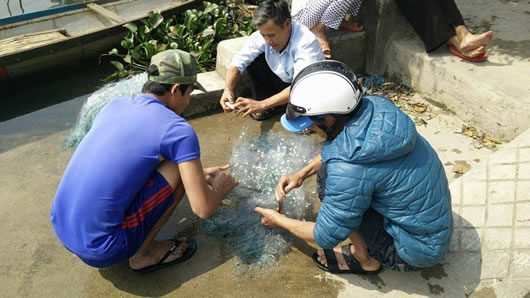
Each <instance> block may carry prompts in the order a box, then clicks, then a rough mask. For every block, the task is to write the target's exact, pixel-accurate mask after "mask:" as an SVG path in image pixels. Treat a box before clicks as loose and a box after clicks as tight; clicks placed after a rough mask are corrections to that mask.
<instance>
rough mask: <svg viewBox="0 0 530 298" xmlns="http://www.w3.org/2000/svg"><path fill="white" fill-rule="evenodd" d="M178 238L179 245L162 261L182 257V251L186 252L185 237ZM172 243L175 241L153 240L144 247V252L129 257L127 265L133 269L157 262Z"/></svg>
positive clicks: (166, 261)
mask: <svg viewBox="0 0 530 298" xmlns="http://www.w3.org/2000/svg"><path fill="white" fill-rule="evenodd" d="M179 240H180V243H179V245H178V246H177V248H176V249H175V250H174V251H173V252H172V253H171V255H169V257H167V259H166V260H165V261H164V263H168V262H171V261H173V260H176V259H178V258H180V257H182V256H183V255H184V252H186V249H188V244H187V243H186V238H181V239H179ZM174 244H175V242H174V241H173V240H166V241H153V243H152V244H151V247H149V248H148V249H146V250H145V252H144V253H141V254H140V253H136V254H135V255H134V256H132V257H131V258H130V259H129V266H130V267H131V268H132V269H133V270H138V269H142V268H145V267H148V266H151V265H154V264H157V263H158V262H160V260H161V259H162V257H164V255H165V254H166V253H167V252H168V251H169V249H170V248H171V247H172V246H173V245H174Z"/></svg>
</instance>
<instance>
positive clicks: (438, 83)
mask: <svg viewBox="0 0 530 298" xmlns="http://www.w3.org/2000/svg"><path fill="white" fill-rule="evenodd" d="M456 2H457V5H458V6H459V8H460V10H461V12H462V14H463V16H464V18H465V20H466V23H467V26H468V27H469V28H470V29H471V30H473V29H474V31H475V32H485V31H487V30H490V29H491V30H495V31H496V32H497V34H496V37H495V39H494V40H493V42H492V44H491V45H490V47H489V49H488V54H489V61H488V62H484V63H470V62H463V61H461V60H460V59H459V58H457V57H454V56H452V55H451V54H449V52H448V51H447V49H446V48H445V47H442V48H440V49H438V50H437V51H435V52H434V53H431V54H426V53H425V49H424V46H423V44H422V42H421V41H420V39H419V37H418V36H417V35H416V34H415V32H414V31H413V30H412V27H411V26H410V25H409V24H408V22H407V20H406V19H405V18H404V17H403V15H402V14H401V12H400V10H399V8H398V7H397V5H396V4H395V3H394V1H392V0H376V1H370V2H366V3H363V8H362V9H361V14H362V21H363V23H364V24H365V28H366V30H367V35H368V37H367V42H368V45H367V51H366V57H367V58H366V71H367V72H368V73H371V74H385V76H387V77H389V78H390V79H392V80H398V81H401V82H403V83H405V84H407V85H409V86H410V87H412V88H414V89H415V90H417V91H418V92H419V93H420V94H421V95H422V96H423V97H425V98H430V99H431V100H432V101H434V102H437V103H438V104H440V105H441V106H445V107H447V108H448V109H449V110H451V111H453V112H454V113H455V114H456V115H457V116H458V117H460V118H461V119H463V120H464V121H466V122H467V123H470V124H472V125H474V126H476V127H477V128H478V129H480V130H482V131H484V132H485V133H487V134H488V135H492V136H496V137H498V138H500V139H502V140H504V141H510V140H512V139H514V138H515V137H516V136H517V135H519V134H521V133H522V132H524V131H525V130H526V129H528V128H530V121H529V119H530V82H529V80H528V78H529V77H528V75H529V72H528V70H529V69H530V59H529V57H530V54H529V53H530V51H529V50H528V45H529V44H530V31H528V30H526V31H525V30H521V29H513V30H512V29H509V30H508V29H507V28H519V27H520V24H521V23H520V22H521V20H522V19H523V18H526V16H524V14H525V13H524V11H530V3H523V2H519V1H517V2H509V1H501V2H499V1H494V0H486V1H463V0H457V1H456ZM484 7H488V8H489V9H484ZM493 7H494V8H493ZM496 20H502V22H501V21H497V22H498V23H499V24H498V25H497V24H496Z"/></svg>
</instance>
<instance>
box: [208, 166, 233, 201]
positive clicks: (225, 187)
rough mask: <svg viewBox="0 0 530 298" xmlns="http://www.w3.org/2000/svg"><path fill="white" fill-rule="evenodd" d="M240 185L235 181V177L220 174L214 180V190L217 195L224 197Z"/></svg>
mask: <svg viewBox="0 0 530 298" xmlns="http://www.w3.org/2000/svg"><path fill="white" fill-rule="evenodd" d="M238 184H239V183H238V182H237V181H236V180H235V179H234V177H232V176H230V175H227V174H225V173H222V172H220V173H219V174H217V176H215V177H214V178H213V181H212V189H213V191H215V192H217V193H221V194H222V195H223V197H224V196H226V195H227V194H229V193H230V192H231V191H232V189H234V187H236V186H237V185H238Z"/></svg>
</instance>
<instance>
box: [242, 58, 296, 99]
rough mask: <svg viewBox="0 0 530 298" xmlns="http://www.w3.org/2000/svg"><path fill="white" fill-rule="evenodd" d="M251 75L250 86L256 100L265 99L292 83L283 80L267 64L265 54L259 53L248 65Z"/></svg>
mask: <svg viewBox="0 0 530 298" xmlns="http://www.w3.org/2000/svg"><path fill="white" fill-rule="evenodd" d="M247 71H248V73H249V75H250V87H251V88H252V96H253V97H254V99H255V100H263V99H266V98H268V97H271V96H273V95H274V94H276V93H279V92H280V91H282V90H284V89H285V88H287V87H289V86H290V85H291V84H290V83H285V82H284V81H282V80H281V79H280V78H279V77H278V76H277V75H276V74H275V73H274V72H272V70H271V68H270V67H269V65H268V64H267V60H265V54H261V55H259V56H258V57H257V58H256V59H254V61H252V63H250V65H249V66H248V67H247Z"/></svg>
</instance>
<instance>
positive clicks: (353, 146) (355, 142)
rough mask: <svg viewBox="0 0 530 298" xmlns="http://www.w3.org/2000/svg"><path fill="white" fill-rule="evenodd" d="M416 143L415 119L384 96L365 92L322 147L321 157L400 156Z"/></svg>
mask: <svg viewBox="0 0 530 298" xmlns="http://www.w3.org/2000/svg"><path fill="white" fill-rule="evenodd" d="M415 144H416V127H415V126H414V122H413V121H412V120H411V119H410V118H409V117H408V116H407V115H406V114H405V113H403V112H402V111H401V110H400V109H399V108H397V107H396V106H395V105H394V104H393V103H392V102H390V101H389V100H387V99H386V98H384V97H381V96H365V97H363V98H362V99H361V102H360V106H359V109H358V110H357V112H356V114H355V115H354V117H353V118H352V119H350V120H349V121H348V122H347V123H346V124H345V126H344V129H343V130H342V131H341V132H340V133H339V134H338V135H337V137H336V138H335V139H333V140H330V141H327V142H326V144H324V148H323V149H322V152H321V156H322V161H324V162H328V161H330V160H341V161H344V162H348V163H373V162H378V161H385V160H391V159H394V158H397V157H399V156H402V155H405V154H407V153H408V152H410V151H411V150H412V149H413V148H414V146H415Z"/></svg>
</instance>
